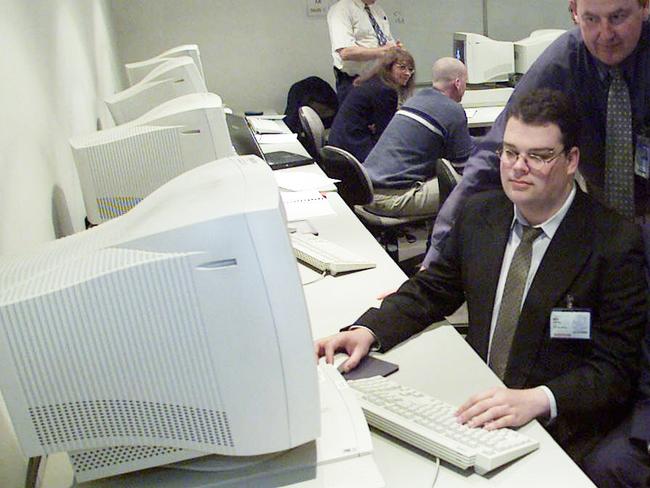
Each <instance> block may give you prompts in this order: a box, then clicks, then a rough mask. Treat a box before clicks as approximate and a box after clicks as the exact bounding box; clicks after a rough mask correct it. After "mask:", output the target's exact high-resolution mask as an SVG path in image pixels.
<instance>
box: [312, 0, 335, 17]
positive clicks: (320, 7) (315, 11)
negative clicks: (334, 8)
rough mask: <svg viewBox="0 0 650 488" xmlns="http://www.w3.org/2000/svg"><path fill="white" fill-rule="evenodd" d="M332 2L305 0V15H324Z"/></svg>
mask: <svg viewBox="0 0 650 488" xmlns="http://www.w3.org/2000/svg"><path fill="white" fill-rule="evenodd" d="M332 3H334V2H333V1H332V0H307V16H308V17H325V16H326V15H327V9H329V8H330V5H331V4H332Z"/></svg>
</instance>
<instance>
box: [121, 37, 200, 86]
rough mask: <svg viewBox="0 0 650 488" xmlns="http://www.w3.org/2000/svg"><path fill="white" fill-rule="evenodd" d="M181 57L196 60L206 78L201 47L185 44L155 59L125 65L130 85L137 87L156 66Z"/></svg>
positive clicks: (195, 62)
mask: <svg viewBox="0 0 650 488" xmlns="http://www.w3.org/2000/svg"><path fill="white" fill-rule="evenodd" d="M179 56H189V57H191V58H192V59H193V60H194V64H196V67H197V68H198V69H199V73H201V76H202V77H203V78H205V75H204V73H203V63H202V62H201V53H200V51H199V46H197V45H196V44H183V45H182V46H176V47H173V48H171V49H168V50H167V51H165V52H163V53H160V54H159V55H157V56H154V57H153V58H150V59H146V60H144V61H137V62H135V63H127V64H125V65H124V68H125V69H126V76H127V78H128V79H129V85H135V84H136V83H137V82H138V81H140V80H142V78H144V77H145V75H147V74H148V73H149V72H150V71H151V70H152V69H154V68H155V67H156V66H158V65H160V64H162V63H164V62H165V61H168V60H169V59H171V58H176V57H179Z"/></svg>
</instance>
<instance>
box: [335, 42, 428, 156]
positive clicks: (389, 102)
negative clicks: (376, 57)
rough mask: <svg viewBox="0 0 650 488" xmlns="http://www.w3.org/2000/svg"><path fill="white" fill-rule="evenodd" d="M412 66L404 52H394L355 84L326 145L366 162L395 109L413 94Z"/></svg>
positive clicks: (389, 52) (413, 68)
mask: <svg viewBox="0 0 650 488" xmlns="http://www.w3.org/2000/svg"><path fill="white" fill-rule="evenodd" d="M414 72H415V62H414V60H413V56H411V54H410V53H409V52H408V51H406V50H405V49H400V48H394V49H391V50H390V51H388V53H387V54H386V55H385V56H384V57H383V58H382V60H381V62H379V63H378V64H377V65H376V66H375V67H374V68H373V69H372V70H370V71H369V72H368V73H366V74H364V75H361V76H360V77H359V78H357V80H358V81H357V80H355V87H354V88H353V89H352V90H351V91H350V93H349V95H348V96H347V97H346V98H345V100H344V101H343V105H342V106H341V107H339V110H338V113H337V114H336V117H335V118H334V122H333V123H332V127H331V129H330V134H329V144H330V145H332V146H336V147H340V148H341V149H345V150H346V151H348V152H350V153H351V154H353V155H354V156H355V157H356V158H357V159H358V160H359V161H360V162H362V163H363V161H364V160H365V159H366V156H368V153H369V152H370V150H371V149H372V148H373V146H374V145H375V143H376V142H377V140H378V139H379V137H380V136H381V134H382V132H383V131H384V129H385V128H386V126H387V125H388V122H390V119H391V118H392V117H393V115H394V114H395V112H396V111H397V108H398V106H399V105H401V103H403V102H404V100H406V99H407V98H408V97H409V96H410V95H411V94H412V93H413V88H414V85H415V80H414V77H413V74H414Z"/></svg>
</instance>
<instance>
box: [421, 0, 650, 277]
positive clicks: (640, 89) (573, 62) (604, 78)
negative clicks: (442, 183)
mask: <svg viewBox="0 0 650 488" xmlns="http://www.w3.org/2000/svg"><path fill="white" fill-rule="evenodd" d="M569 5H570V8H571V10H572V12H573V18H574V20H575V22H576V23H577V24H578V27H577V28H575V29H573V30H571V31H569V32H567V33H565V34H563V35H562V36H560V37H559V38H558V39H557V40H556V41H555V42H554V43H553V44H552V45H551V46H550V47H549V48H548V49H546V51H545V52H544V53H542V55H541V56H540V57H539V59H538V60H537V61H536V62H535V64H534V65H533V66H532V67H531V68H530V69H529V70H528V72H527V73H526V74H525V75H524V77H523V78H522V79H521V81H520V82H519V84H518V85H517V88H516V89H515V92H514V93H513V95H512V97H511V100H510V101H509V103H508V105H507V106H506V109H505V110H504V112H503V113H502V114H501V116H500V117H499V118H498V119H497V120H496V122H495V123H494V125H493V126H492V128H491V130H490V131H489V132H488V134H486V136H485V137H483V138H482V139H481V142H480V143H479V144H477V145H476V147H475V149H474V151H473V152H472V155H471V156H470V157H469V159H468V160H467V164H466V166H465V171H464V173H463V180H462V181H461V182H460V184H459V185H458V186H457V187H456V188H455V189H454V191H453V192H452V194H451V195H450V197H449V198H448V199H447V201H446V202H445V204H444V205H443V207H442V209H441V211H440V213H439V214H438V216H437V218H436V223H435V227H434V229H433V233H432V241H431V242H432V245H431V247H430V249H429V252H428V254H427V256H426V259H425V262H424V264H425V265H428V264H429V263H431V262H432V261H435V260H436V259H437V258H438V255H439V253H440V251H441V250H442V249H443V248H444V245H445V244H444V243H445V240H446V238H447V236H448V235H449V231H450V229H451V227H452V225H453V222H454V220H455V219H456V217H457V215H458V214H459V211H460V208H461V207H462V206H463V205H464V201H465V200H466V199H467V197H469V195H471V194H473V193H476V192H477V191H482V190H485V189H489V188H494V187H496V186H497V185H498V181H499V178H498V173H499V170H498V168H499V164H498V159H497V157H496V156H495V155H494V150H495V149H496V148H498V147H499V146H500V145H501V143H502V141H503V131H504V128H505V122H506V117H507V114H508V111H509V109H510V106H511V104H512V103H514V102H515V101H516V100H517V99H518V98H519V97H521V96H523V95H525V94H526V93H528V92H530V91H532V90H534V89H537V88H551V89H555V90H560V91H562V92H564V93H567V94H568V95H569V96H570V97H571V98H572V99H573V100H575V103H576V106H577V110H578V113H579V114H580V117H581V126H582V130H581V133H580V137H579V144H578V145H579V147H580V151H581V153H582V160H583V163H582V165H581V166H580V172H581V173H582V175H583V176H584V177H585V180H586V182H587V185H588V188H589V191H590V193H592V194H594V195H595V196H596V197H597V198H599V199H601V200H603V201H608V202H610V204H611V205H612V206H613V208H615V209H617V210H619V211H622V212H623V213H627V214H630V213H633V212H634V209H632V210H631V211H630V210H627V209H629V208H630V207H633V206H634V204H635V203H636V214H637V215H646V214H648V213H650V206H649V205H648V203H649V201H650V194H649V193H648V188H650V186H648V180H647V179H645V178H643V177H642V176H638V175H637V176H634V175H633V174H631V172H632V171H633V167H634V166H633V165H634V161H633V160H632V159H631V158H629V157H628V158H627V162H626V164H627V169H628V171H629V173H628V174H629V175H630V177H631V180H632V181H631V182H627V183H625V184H624V185H622V186H620V187H619V188H618V189H617V188H616V185H608V184H606V180H607V168H606V166H607V165H606V154H607V150H606V149H607V148H606V140H607V139H610V140H612V141H613V140H614V138H613V137H612V136H611V135H610V136H608V135H607V121H608V116H607V114H608V108H607V107H608V97H609V94H610V87H613V86H616V85H614V84H612V83H611V81H612V80H614V79H616V78H617V77H618V73H620V74H621V75H622V80H623V81H624V85H623V86H626V87H627V89H628V93H629V100H630V103H629V104H628V106H629V108H630V109H631V124H632V126H631V131H632V136H633V143H634V141H635V139H636V135H637V134H639V133H640V132H642V131H643V130H644V128H647V127H648V126H649V125H650V23H649V22H648V20H647V19H648V0H569ZM614 99H615V98H614V97H612V100H614ZM614 112H615V110H613V111H612V113H614ZM629 122H630V121H629V119H628V123H629ZM614 125H615V124H611V126H612V127H613V126H614ZM613 147H614V145H610V148H609V149H610V151H611V150H612V149H613ZM636 172H637V173H641V172H642V171H636ZM610 174H613V175H615V176H616V174H617V171H616V169H615V168H614V167H612V171H610ZM614 182H615V183H616V181H614ZM629 187H634V189H633V195H631V193H632V189H628V190H625V189H624V188H629ZM617 197H623V198H626V197H629V199H630V200H629V201H628V202H625V203H624V205H623V206H622V207H619V206H618V203H619V202H612V201H611V199H612V198H617ZM630 202H631V204H630ZM628 216H629V215H628ZM644 233H646V234H647V235H645V236H644V238H645V239H646V240H648V241H650V226H648V227H647V229H644ZM649 248H650V245H649Z"/></svg>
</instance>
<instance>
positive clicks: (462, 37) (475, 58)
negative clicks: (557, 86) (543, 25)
mask: <svg viewBox="0 0 650 488" xmlns="http://www.w3.org/2000/svg"><path fill="white" fill-rule="evenodd" d="M563 32H565V31H564V30H562V29H540V30H536V31H534V32H532V33H531V35H530V36H529V37H526V38H525V39H521V40H520V41H516V42H508V41H497V40H494V39H490V38H489V37H485V36H482V35H480V34H475V33H471V32H456V33H454V40H453V52H454V57H455V58H456V59H459V60H460V61H462V62H463V63H465V66H467V75H468V76H467V81H468V83H470V84H480V83H492V82H503V81H509V78H510V77H511V76H512V75H515V74H520V75H521V74H524V73H526V71H528V69H529V68H530V67H531V66H532V64H533V63H534V62H535V60H536V59H537V58H538V57H539V55H540V54H541V53H542V52H543V51H544V50H545V49H546V48H547V47H548V46H549V45H550V44H551V43H552V42H553V41H554V40H555V39H557V38H558V37H559V36H560V35H561V34H562V33H563Z"/></svg>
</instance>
